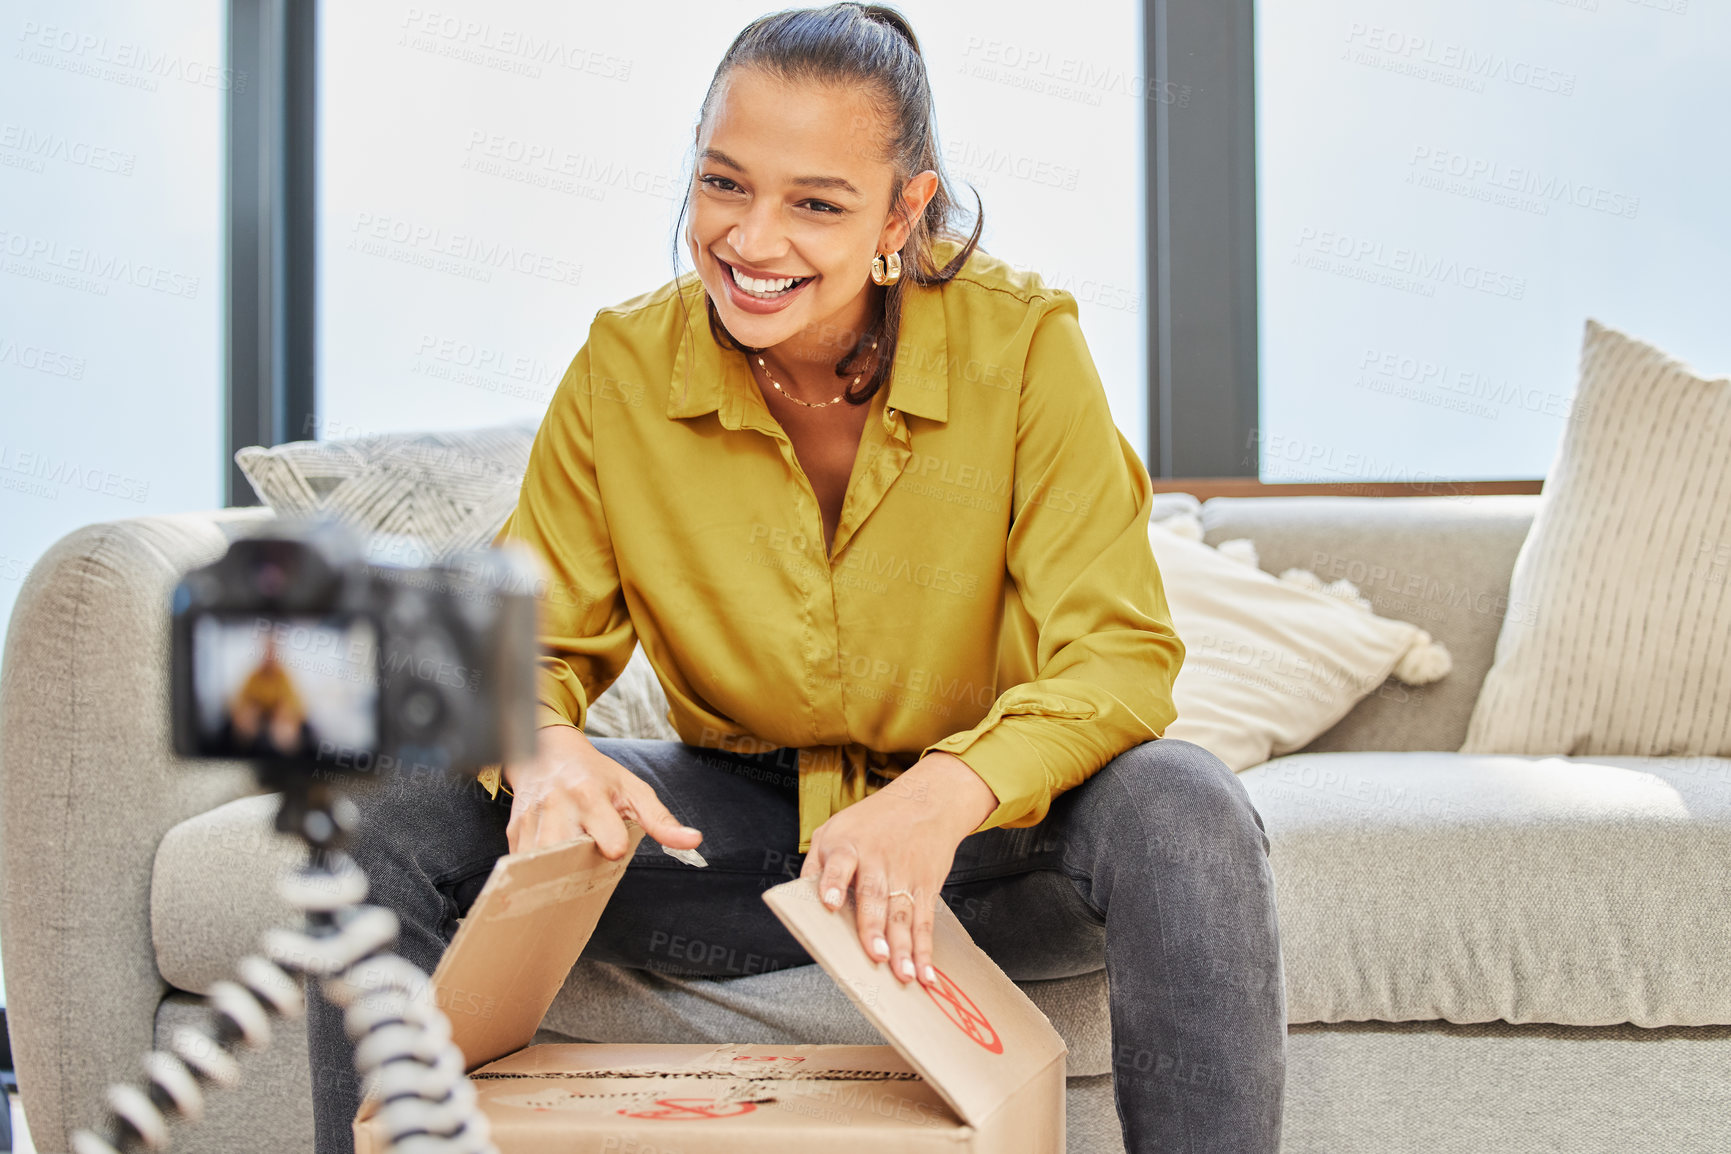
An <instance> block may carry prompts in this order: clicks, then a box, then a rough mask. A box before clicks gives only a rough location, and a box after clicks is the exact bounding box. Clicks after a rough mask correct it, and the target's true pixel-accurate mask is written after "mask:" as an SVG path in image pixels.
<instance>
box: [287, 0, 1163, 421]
mask: <svg viewBox="0 0 1731 1154" xmlns="http://www.w3.org/2000/svg"><path fill="white" fill-rule="evenodd" d="M773 7H774V6H773V5H767V4H766V5H762V6H759V7H756V8H748V9H746V8H739V7H738V6H730V5H720V6H717V5H710V4H696V3H685V4H678V5H671V6H669V5H651V6H639V7H636V8H632V7H630V6H617V5H616V6H612V7H596V6H592V5H585V6H568V5H562V4H552V3H544V4H540V5H518V6H513V7H511V8H509V9H502V8H489V7H484V6H482V5H479V4H473V5H470V6H468V7H462V6H458V7H451V6H449V5H442V6H440V7H439V8H438V9H436V10H435V9H431V8H427V9H418V8H402V7H394V8H393V7H381V6H377V5H360V4H341V5H339V4H325V5H324V6H323V7H322V8H321V10H320V13H319V69H320V78H319V128H318V138H319V162H318V173H319V177H318V179H319V206H318V220H319V241H318V258H317V267H318V374H317V379H318V400H317V413H318V417H317V421H316V428H313V429H311V430H309V433H310V434H316V435H317V436H319V437H322V438H336V437H345V436H353V435H358V434H363V433H371V432H380V431H387V430H403V429H434V428H458V427H464V426H474V425H482V424H490V423H497V422H502V421H509V420H518V419H534V418H538V417H539V415H540V414H541V412H542V411H543V410H544V408H545V407H546V404H547V402H548V400H549V399H550V397H551V395H552V390H553V387H554V386H555V384H556V383H557V382H558V380H559V378H560V376H561V375H562V374H563V373H564V371H565V368H566V367H567V365H568V364H569V363H570V360H571V358H572V356H573V355H574V354H575V353H576V351H577V349H578V347H579V346H580V345H581V344H582V342H583V340H584V339H585V338H586V336H587V332H588V326H589V322H590V320H591V319H592V318H593V316H594V314H595V312H596V310H597V309H600V308H602V307H605V306H608V305H612V304H616V303H619V302H621V301H624V300H626V299H628V298H630V297H632V296H635V295H637V294H639V293H643V292H647V291H649V290H651V289H653V288H655V287H657V286H658V285H660V284H662V283H664V282H665V281H667V280H668V279H670V278H671V277H672V276H673V275H674V273H675V270H674V264H673V259H674V257H673V237H672V235H671V231H672V226H673V220H674V215H675V213H676V211H677V207H678V205H677V201H678V199H679V198H681V197H683V196H684V194H685V184H684V181H685V172H684V164H685V163H686V159H687V153H688V151H689V148H690V143H691V133H692V129H693V126H694V124H695V119H696V116H697V111H698V107H699V105H700V103H701V101H702V99H703V94H704V91H705V89H706V87H707V86H708V82H709V79H710V76H711V74H712V73H713V71H714V68H715V66H716V63H717V62H718V61H719V60H720V58H721V55H722V53H723V51H724V50H725V49H726V47H727V45H728V44H729V43H730V42H731V41H732V39H733V37H734V36H735V35H736V34H737V33H738V32H739V30H740V29H741V28H742V27H743V26H744V23H745V22H746V21H747V20H748V19H750V18H751V17H752V16H754V15H756V14H757V13H758V12H760V11H770V10H772V9H773ZM901 9H902V11H903V12H904V13H905V14H906V15H907V16H908V18H909V20H910V21H911V22H912V24H913V26H914V29H915V31H916V32H917V33H918V34H919V36H920V37H921V40H922V47H923V50H924V53H925V56H926V60H927V67H928V70H929V72H930V74H931V77H932V83H933V87H934V95H935V99H936V103H937V111H938V119H939V125H940V143H941V145H942V147H943V152H944V157H945V161H946V164H947V166H948V168H949V171H950V175H951V176H952V177H953V178H955V180H956V181H957V183H958V186H959V189H958V190H959V193H960V196H961V198H962V201H963V203H964V205H966V206H967V207H969V208H971V207H972V204H973V199H972V196H971V195H970V194H969V193H968V192H967V190H966V188H965V184H966V182H970V181H971V182H972V183H973V185H974V186H975V187H976V188H978V190H979V193H980V195H981V197H982V199H983V200H984V204H985V212H986V222H987V225H986V231H985V235H984V238H983V243H984V244H985V245H986V247H987V248H988V249H989V250H990V251H992V252H994V253H996V254H997V255H1000V256H1002V257H1004V258H1005V259H1007V260H1009V261H1011V262H1012V263H1014V264H1017V265H1020V266H1024V267H1029V268H1032V269H1035V270H1037V271H1039V272H1040V273H1041V274H1042V275H1044V276H1045V277H1046V279H1047V280H1048V282H1049V283H1051V284H1054V285H1056V286H1057V287H1060V288H1064V289H1067V290H1069V291H1070V292H1072V293H1074V294H1075V295H1076V297H1077V299H1078V301H1079V304H1080V310H1081V317H1082V327H1083V331H1084V333H1085V334H1086V335H1087V337H1088V340H1089V343H1090V346H1091V348H1092V350H1093V354H1094V358H1095V360H1096V362H1097V364H1098V366H1099V368H1100V372H1101V375H1102V377H1103V378H1104V380H1105V382H1106V386H1107V390H1108V395H1109V398H1110V401H1111V404H1112V408H1113V412H1114V414H1115V416H1116V417H1117V419H1118V422H1119V424H1120V426H1121V427H1122V428H1124V429H1125V431H1126V434H1127V435H1128V436H1129V437H1130V439H1131V442H1132V444H1135V445H1138V446H1139V447H1140V446H1141V445H1142V443H1143V440H1144V438H1143V435H1142V431H1143V429H1144V425H1145V413H1146V388H1145V384H1144V382H1145V380H1146V375H1145V367H1144V351H1143V335H1142V323H1143V300H1142V296H1143V286H1142V277H1141V267H1142V253H1143V244H1142V226H1141V219H1142V212H1143V190H1142V186H1141V173H1142V164H1141V157H1140V154H1139V148H1138V147H1137V142H1138V141H1139V140H1140V131H1141V129H1140V126H1141V122H1142V108H1143V105H1144V103H1145V91H1144V89H1145V85H1144V83H1143V80H1142V75H1141V73H1142V68H1141V60H1140V56H1141V53H1140V40H1139V38H1138V35H1137V29H1138V20H1139V16H1138V5H1137V4H1136V3H1134V0H1083V2H1081V3H1076V4H1071V5H1068V6H1067V7H1066V8H1065V13H1064V19H1063V21H1062V22H1061V23H1059V24H1058V25H1057V26H1054V25H1053V22H1052V20H1051V9H1050V6H1049V5H1045V4H1036V3H1033V2H1032V0H1014V2H1012V3H1007V4H1004V5H1000V6H998V7H996V8H994V9H993V10H992V12H991V15H990V18H989V19H987V20H982V19H981V18H980V17H979V15H978V14H977V13H974V12H972V11H971V10H968V9H966V8H964V7H959V6H956V5H952V4H945V3H940V2H938V0H914V2H910V3H906V4H903V5H901ZM675 28H676V29H677V30H678V34H677V35H672V36H670V35H669V34H668V32H669V30H670V29H675ZM682 260H683V254H682ZM687 267H689V265H688V262H687V263H682V264H681V266H680V268H681V269H682V270H683V269H684V268H687Z"/></svg>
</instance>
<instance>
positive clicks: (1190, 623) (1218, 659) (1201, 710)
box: [1148, 514, 1453, 771]
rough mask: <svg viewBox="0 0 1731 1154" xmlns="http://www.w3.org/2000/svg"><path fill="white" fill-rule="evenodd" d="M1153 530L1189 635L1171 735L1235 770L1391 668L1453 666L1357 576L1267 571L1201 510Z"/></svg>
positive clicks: (1422, 674) (1414, 672)
mask: <svg viewBox="0 0 1731 1154" xmlns="http://www.w3.org/2000/svg"><path fill="white" fill-rule="evenodd" d="M1148 537H1149V542H1150V544H1152V546H1153V548H1154V560H1155V561H1156V563H1158V565H1159V566H1160V576H1161V580H1162V582H1163V583H1164V585H1165V587H1166V603H1167V605H1168V607H1169V608H1170V609H1171V610H1172V625H1173V628H1174V629H1176V630H1177V632H1178V637H1179V640H1181V641H1183V642H1184V646H1185V654H1184V664H1183V666H1182V667H1181V668H1180V669H1179V671H1178V680H1177V683H1176V684H1175V685H1174V686H1173V691H1172V693H1173V699H1174V703H1175V704H1176V705H1177V707H1178V719H1177V720H1176V721H1174V722H1173V723H1172V724H1171V725H1169V726H1167V727H1166V732H1165V734H1164V736H1166V737H1176V738H1181V739H1182V740H1184V741H1190V742H1194V743H1196V744H1197V745H1200V746H1202V747H1203V748H1204V749H1206V750H1208V751H1209V752H1210V753H1212V754H1214V756H1216V757H1218V758H1219V759H1220V760H1221V761H1223V762H1225V763H1226V764H1227V765H1228V766H1230V767H1231V768H1232V769H1233V770H1234V771H1238V770H1245V769H1249V768H1250V767H1251V766H1253V765H1260V764H1261V763H1263V762H1265V761H1267V760H1268V759H1269V758H1270V757H1279V756H1281V755H1283V754H1287V753H1292V752H1294V751H1296V750H1299V749H1302V748H1304V747H1305V746H1306V745H1309V744H1310V743H1311V742H1312V741H1314V740H1315V739H1316V738H1317V737H1318V736H1319V735H1321V734H1323V733H1325V732H1327V730H1328V729H1329V728H1330V727H1332V726H1333V725H1334V723H1335V722H1337V721H1339V720H1340V719H1341V718H1342V717H1345V716H1346V715H1347V713H1348V712H1349V711H1350V710H1351V709H1352V707H1353V706H1354V705H1357V704H1358V702H1359V701H1360V700H1362V699H1363V698H1364V697H1366V696H1368V695H1369V694H1370V693H1371V692H1373V691H1374V690H1375V689H1376V688H1377V687H1378V686H1380V685H1381V684H1382V683H1383V682H1384V681H1385V680H1386V679H1387V678H1388V677H1389V676H1391V675H1392V676H1394V677H1397V678H1399V679H1400V680H1402V681H1405V682H1406V683H1407V684H1409V685H1423V684H1426V683H1428V682H1431V681H1435V680H1437V679H1438V678H1440V677H1442V676H1443V675H1445V674H1446V673H1448V671H1449V669H1450V668H1452V665H1453V662H1452V660H1451V659H1450V657H1449V653H1448V650H1447V649H1445V648H1443V646H1442V645H1441V644H1440V643H1438V642H1436V641H1433V640H1432V639H1431V636H1430V634H1429V633H1426V632H1425V631H1424V630H1423V629H1420V628H1419V627H1418V626H1416V625H1413V624H1411V623H1410V622H1406V621H1397V620H1394V619H1393V618H1388V617H1379V616H1377V615H1376V614H1375V613H1373V612H1371V608H1370V602H1369V601H1368V600H1366V599H1365V598H1364V597H1363V596H1361V595H1360V594H1359V592H1358V590H1357V589H1356V588H1355V587H1354V586H1353V585H1352V584H1351V582H1348V581H1344V580H1342V581H1336V582H1333V583H1332V584H1328V585H1325V584H1323V582H1322V581H1321V579H1319V578H1318V577H1317V576H1316V574H1314V573H1309V572H1305V571H1304V570H1300V569H1288V570H1287V571H1286V572H1285V573H1282V574H1281V575H1280V576H1279V577H1278V578H1277V577H1274V576H1273V575H1271V574H1268V573H1264V572H1263V571H1262V570H1261V569H1259V568H1257V561H1256V550H1255V547H1254V546H1253V545H1252V543H1251V542H1250V541H1249V540H1247V539H1239V540H1236V541H1225V542H1222V543H1221V545H1220V547H1219V548H1218V549H1214V548H1210V547H1209V546H1207V545H1204V544H1203V543H1202V540H1201V538H1202V523H1201V519H1200V518H1198V517H1196V516H1194V515H1185V514H1180V515H1177V516H1173V517H1169V518H1167V519H1166V520H1163V521H1159V522H1155V523H1152V524H1150V525H1149V528H1148Z"/></svg>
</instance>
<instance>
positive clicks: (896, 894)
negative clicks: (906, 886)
mask: <svg viewBox="0 0 1731 1154" xmlns="http://www.w3.org/2000/svg"><path fill="white" fill-rule="evenodd" d="M891 898H906V899H908V901H910V902H911V901H913V900H914V895H913V894H911V893H909V892H908V891H907V890H891V891H890V892H889V893H887V894H885V895H884V900H885V901H886V902H887V901H889V900H890V899H891Z"/></svg>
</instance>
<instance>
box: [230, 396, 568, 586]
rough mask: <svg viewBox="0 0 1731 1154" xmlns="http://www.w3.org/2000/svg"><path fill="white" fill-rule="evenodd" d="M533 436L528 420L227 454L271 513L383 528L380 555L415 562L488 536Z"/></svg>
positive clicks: (503, 513)
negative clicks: (385, 540) (385, 550)
mask: <svg viewBox="0 0 1731 1154" xmlns="http://www.w3.org/2000/svg"><path fill="white" fill-rule="evenodd" d="M534 439H535V425H534V424H533V423H520V424H512V425H500V426H496V427H493V428H485V429H472V430H465V431H461V432H449V433H385V434H379V435H375V436H370V437H356V438H353V439H350V440H341V441H295V442H293V443H291V444H287V445H278V446H276V447H275V448H264V447H262V446H253V447H251V448H246V449H241V450H240V451H239V452H237V453H236V454H235V455H234V459H235V463H236V464H238V465H239V466H240V468H241V471H242V472H243V473H245V474H246V479H247V480H248V481H250V482H252V487H253V489H254V491H255V492H257V493H258V495H259V498H260V500H262V501H264V502H265V503H266V504H267V505H269V506H270V507H271V508H272V509H273V510H275V511H276V512H277V513H279V514H283V515H290V516H306V515H312V514H329V515H331V516H334V517H336V518H337V519H338V520H340V521H343V522H344V523H346V524H349V525H352V526H354V527H355V528H357V529H359V530H361V531H362V532H365V533H371V534H388V535H390V536H391V537H392V538H393V541H392V544H393V545H395V546H396V547H397V548H396V552H394V553H393V555H392V556H391V557H390V558H389V560H392V561H395V562H399V563H401V564H407V565H418V564H424V563H425V562H428V561H432V560H436V559H438V558H441V557H444V556H447V555H448V554H451V553H454V552H457V551H459V550H463V549H473V548H478V547H480V546H484V545H488V544H490V543H491V542H492V540H493V537H494V536H495V535H496V534H497V533H498V531H499V529H500V527H501V526H503V525H504V523H505V518H506V517H508V516H510V514H511V510H512V509H513V508H515V507H516V504H517V493H518V491H519V489H521V487H522V484H523V471H524V469H525V468H527V466H528V462H529V446H530V445H531V444H532V443H533V442H534Z"/></svg>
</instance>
